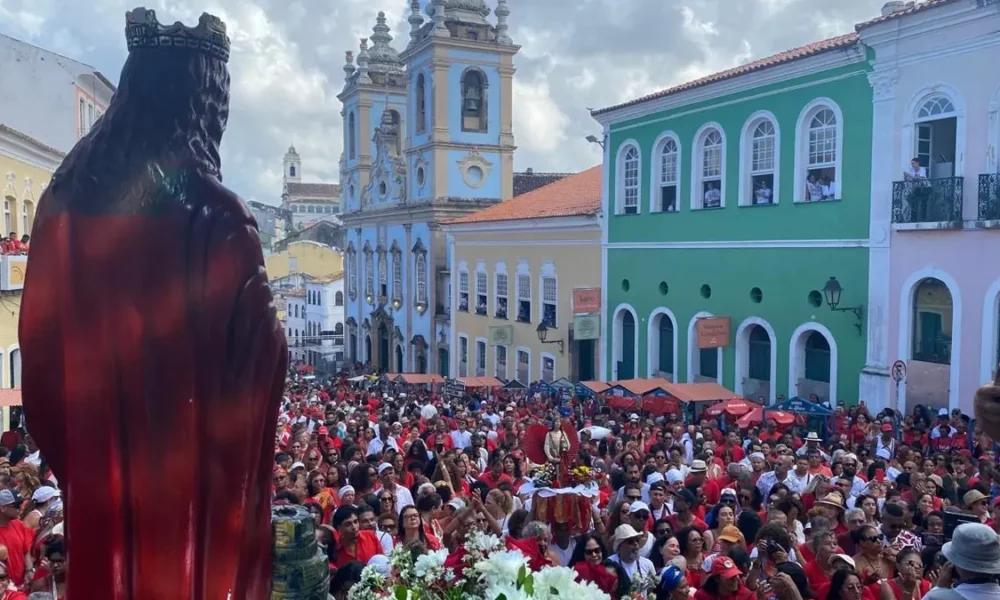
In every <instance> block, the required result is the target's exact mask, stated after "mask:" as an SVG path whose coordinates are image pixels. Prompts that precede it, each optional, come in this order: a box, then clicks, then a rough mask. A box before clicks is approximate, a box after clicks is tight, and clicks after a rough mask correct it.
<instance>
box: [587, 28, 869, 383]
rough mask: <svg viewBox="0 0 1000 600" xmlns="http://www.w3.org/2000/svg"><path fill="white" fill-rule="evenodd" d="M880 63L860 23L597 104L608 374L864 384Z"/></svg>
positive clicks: (686, 379) (605, 369)
mask: <svg viewBox="0 0 1000 600" xmlns="http://www.w3.org/2000/svg"><path fill="white" fill-rule="evenodd" d="M869 69H870V66H869V64H868V57H867V53H866V50H865V49H864V47H863V46H862V45H861V44H860V43H859V42H858V39H857V36H856V35H855V34H849V35H844V36H840V37H836V38H832V39H829V40H825V41H822V42H818V43H815V44H810V45H808V46H804V47H801V48H796V49H793V50H790V51H788V52H783V53H781V54H778V55H775V56H772V57H768V58H765V59H762V60H759V61H755V62H752V63H749V64H746V65H743V66H741V67H737V68H734V69H731V70H728V71H725V72H722V73H718V74H715V75H711V76H708V77H705V78H703V79H700V80H697V81H693V82H690V83H687V84H683V85H680V86H678V87H675V88H672V89H668V90H665V91H663V92H659V93H656V94H653V95H651V96H649V97H645V98H640V99H637V100H634V101H631V102H627V103H625V104H622V105H620V106H615V107H611V108H607V109H602V110H598V111H595V112H594V113H593V115H594V117H595V118H596V119H597V121H598V122H599V123H600V124H601V125H602V126H603V127H604V136H605V159H604V176H605V181H604V186H605V189H604V202H603V208H604V239H603V255H602V272H603V282H604V283H603V285H602V292H603V300H602V302H601V307H602V311H603V312H602V317H603V323H604V328H605V330H606V331H607V332H608V335H605V336H604V337H603V338H602V349H601V359H602V368H601V371H602V373H603V375H604V377H605V378H607V379H609V380H621V379H629V378H632V377H647V376H662V377H666V378H669V379H671V380H673V381H676V382H697V381H716V382H718V383H719V384H722V385H725V386H726V387H727V388H729V389H731V390H734V391H735V392H736V393H737V394H740V395H742V396H745V397H749V398H753V399H762V400H764V401H765V402H767V401H774V400H776V399H778V398H779V397H781V396H807V395H809V394H813V393H815V394H817V395H818V396H820V397H821V398H823V399H830V400H832V401H836V400H841V399H844V400H848V401H852V400H855V399H856V398H857V390H858V385H859V382H858V374H859V373H860V372H861V370H862V368H863V367H864V365H865V347H866V346H865V329H864V321H863V318H864V311H863V308H858V311H854V310H853V308H854V307H859V306H860V305H863V304H864V303H865V300H866V299H867V297H868V293H867V287H868V250H867V245H868V237H869V231H868V216H869V190H870V185H871V181H870V176H869V170H870V166H871V114H872V105H871V98H872V91H871V88H870V86H869V82H868V78H867V74H868V71H869ZM831 304H832V305H833V307H834V308H836V309H837V311H833V310H831ZM845 308H850V309H851V310H842V309H845ZM855 312H857V313H858V314H857V315H856V314H855Z"/></svg>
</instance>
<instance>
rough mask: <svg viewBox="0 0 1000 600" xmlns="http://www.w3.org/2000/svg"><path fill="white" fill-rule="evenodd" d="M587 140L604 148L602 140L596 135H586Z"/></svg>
mask: <svg viewBox="0 0 1000 600" xmlns="http://www.w3.org/2000/svg"><path fill="white" fill-rule="evenodd" d="M587 141H588V142H590V143H591V144H597V145H598V146H600V147H601V149H602V150H603V149H604V140H599V139H597V136H596V135H588V136H587Z"/></svg>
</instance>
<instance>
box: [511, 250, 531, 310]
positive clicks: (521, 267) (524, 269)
mask: <svg viewBox="0 0 1000 600" xmlns="http://www.w3.org/2000/svg"><path fill="white" fill-rule="evenodd" d="M525 277H526V278H527V279H526V281H527V282H528V297H527V301H528V302H529V303H530V304H531V305H532V306H534V304H535V301H534V299H533V298H532V296H531V267H529V266H528V261H527V260H526V259H523V258H522V259H521V260H519V261H518V262H517V271H516V273H515V274H514V307H513V308H514V320H515V321H517V318H518V315H520V314H521V290H522V288H523V286H522V285H521V280H522V279H524V278H525ZM510 311H511V306H510V302H509V301H508V302H507V314H508V315H509V314H510ZM518 322H519V323H523V322H524V321H518ZM528 322H529V323H530V322H531V311H530V310H529V311H528Z"/></svg>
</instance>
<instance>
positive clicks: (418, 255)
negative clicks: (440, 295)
mask: <svg viewBox="0 0 1000 600" xmlns="http://www.w3.org/2000/svg"><path fill="white" fill-rule="evenodd" d="M421 271H422V272H421ZM413 276H414V284H413V285H414V288H415V289H414V294H413V296H414V298H413V300H414V302H415V303H416V304H423V305H425V306H426V305H427V252H424V251H419V252H415V253H414V257H413Z"/></svg>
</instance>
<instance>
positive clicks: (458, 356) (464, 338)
mask: <svg viewBox="0 0 1000 600" xmlns="http://www.w3.org/2000/svg"><path fill="white" fill-rule="evenodd" d="M462 341H465V356H464V357H463V356H462ZM462 358H465V361H464V362H465V373H463V372H462V362H463V361H462ZM455 360H456V362H457V363H458V364H457V365H456V367H457V368H456V369H455V372H456V373H457V374H458V376H459V377H468V376H469V336H467V335H465V334H464V333H460V334H458V348H456V349H455Z"/></svg>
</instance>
